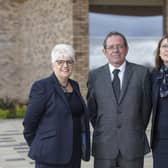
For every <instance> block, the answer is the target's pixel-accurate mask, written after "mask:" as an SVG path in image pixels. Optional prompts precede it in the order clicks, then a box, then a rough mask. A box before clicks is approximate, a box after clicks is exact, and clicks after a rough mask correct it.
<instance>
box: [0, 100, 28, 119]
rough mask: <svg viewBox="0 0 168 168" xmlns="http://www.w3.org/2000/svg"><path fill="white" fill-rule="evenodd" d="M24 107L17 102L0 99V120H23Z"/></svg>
mask: <svg viewBox="0 0 168 168" xmlns="http://www.w3.org/2000/svg"><path fill="white" fill-rule="evenodd" d="M25 110H26V105H24V104H21V103H19V102H17V101H9V100H6V101H4V100H3V99H0V118H23V117H24V114H25Z"/></svg>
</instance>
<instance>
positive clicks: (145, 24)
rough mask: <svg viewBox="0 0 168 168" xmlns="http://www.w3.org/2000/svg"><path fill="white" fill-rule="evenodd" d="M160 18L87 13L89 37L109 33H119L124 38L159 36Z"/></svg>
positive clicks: (160, 29) (160, 32)
mask: <svg viewBox="0 0 168 168" xmlns="http://www.w3.org/2000/svg"><path fill="white" fill-rule="evenodd" d="M162 19H163V18H162V16H146V17H143V16H121V15H109V14H97V13H89V33H90V37H95V36H96V37H97V36H105V35H106V34H107V33H108V32H110V31H119V32H121V33H123V34H124V35H125V36H129V37H131V36H143V37H144V36H147V37H154V36H156V37H157V36H161V35H162V27H163V25H162V24H163V21H162Z"/></svg>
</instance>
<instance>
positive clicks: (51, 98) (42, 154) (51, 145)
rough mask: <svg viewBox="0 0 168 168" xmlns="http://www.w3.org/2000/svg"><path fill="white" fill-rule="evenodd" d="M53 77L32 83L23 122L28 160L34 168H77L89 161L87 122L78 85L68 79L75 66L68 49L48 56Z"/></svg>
mask: <svg viewBox="0 0 168 168" xmlns="http://www.w3.org/2000/svg"><path fill="white" fill-rule="evenodd" d="M51 63H52V69H53V73H52V75H51V76H49V77H47V78H45V79H41V80H39V81H35V82H34V84H33V85H32V88H31V91H30V96H29V103H28V106H27V110H26V114H25V117H24V121H23V126H24V137H25V140H26V142H27V143H28V145H29V146H30V151H29V154H28V155H29V157H30V158H32V159H33V160H35V167H36V168H80V166H81V158H82V159H83V160H85V161H88V160H89V158H90V132H89V119H88V112H87V109H86V105H85V102H84V100H83V98H82V96H81V93H80V90H79V85H78V83H77V82H76V81H74V80H72V79H70V76H71V74H72V71H73V66H74V63H75V53H74V49H73V47H72V46H71V45H67V44H58V45H56V46H55V47H54V48H53V50H52V52H51Z"/></svg>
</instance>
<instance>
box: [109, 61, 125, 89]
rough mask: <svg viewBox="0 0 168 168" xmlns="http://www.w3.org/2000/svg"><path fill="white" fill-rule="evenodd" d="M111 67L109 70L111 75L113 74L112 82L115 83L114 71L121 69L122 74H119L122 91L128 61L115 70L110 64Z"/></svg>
mask: <svg viewBox="0 0 168 168" xmlns="http://www.w3.org/2000/svg"><path fill="white" fill-rule="evenodd" d="M108 65H109V70H110V74H111V80H112V81H113V78H114V75H113V70H114V69H119V70H120V72H119V73H118V77H119V79H120V89H122V84H123V78H124V72H125V68H126V61H124V63H123V64H122V65H121V66H119V67H118V68H115V67H114V66H112V65H111V64H110V63H109V64H108Z"/></svg>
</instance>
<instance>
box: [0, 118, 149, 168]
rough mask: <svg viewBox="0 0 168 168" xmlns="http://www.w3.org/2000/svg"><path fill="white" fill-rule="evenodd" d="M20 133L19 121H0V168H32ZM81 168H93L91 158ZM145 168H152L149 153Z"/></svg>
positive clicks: (20, 122) (31, 162)
mask: <svg viewBox="0 0 168 168" xmlns="http://www.w3.org/2000/svg"><path fill="white" fill-rule="evenodd" d="M22 131H23V127H22V120H21V119H9V120H0V168H34V162H33V161H32V160H31V159H29V158H28V157H27V152H28V147H27V145H26V143H25V141H24V138H23V136H22ZM82 168H93V158H92V159H91V161H90V162H82ZM145 168H152V157H151V153H150V154H148V155H147V156H146V157H145Z"/></svg>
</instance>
